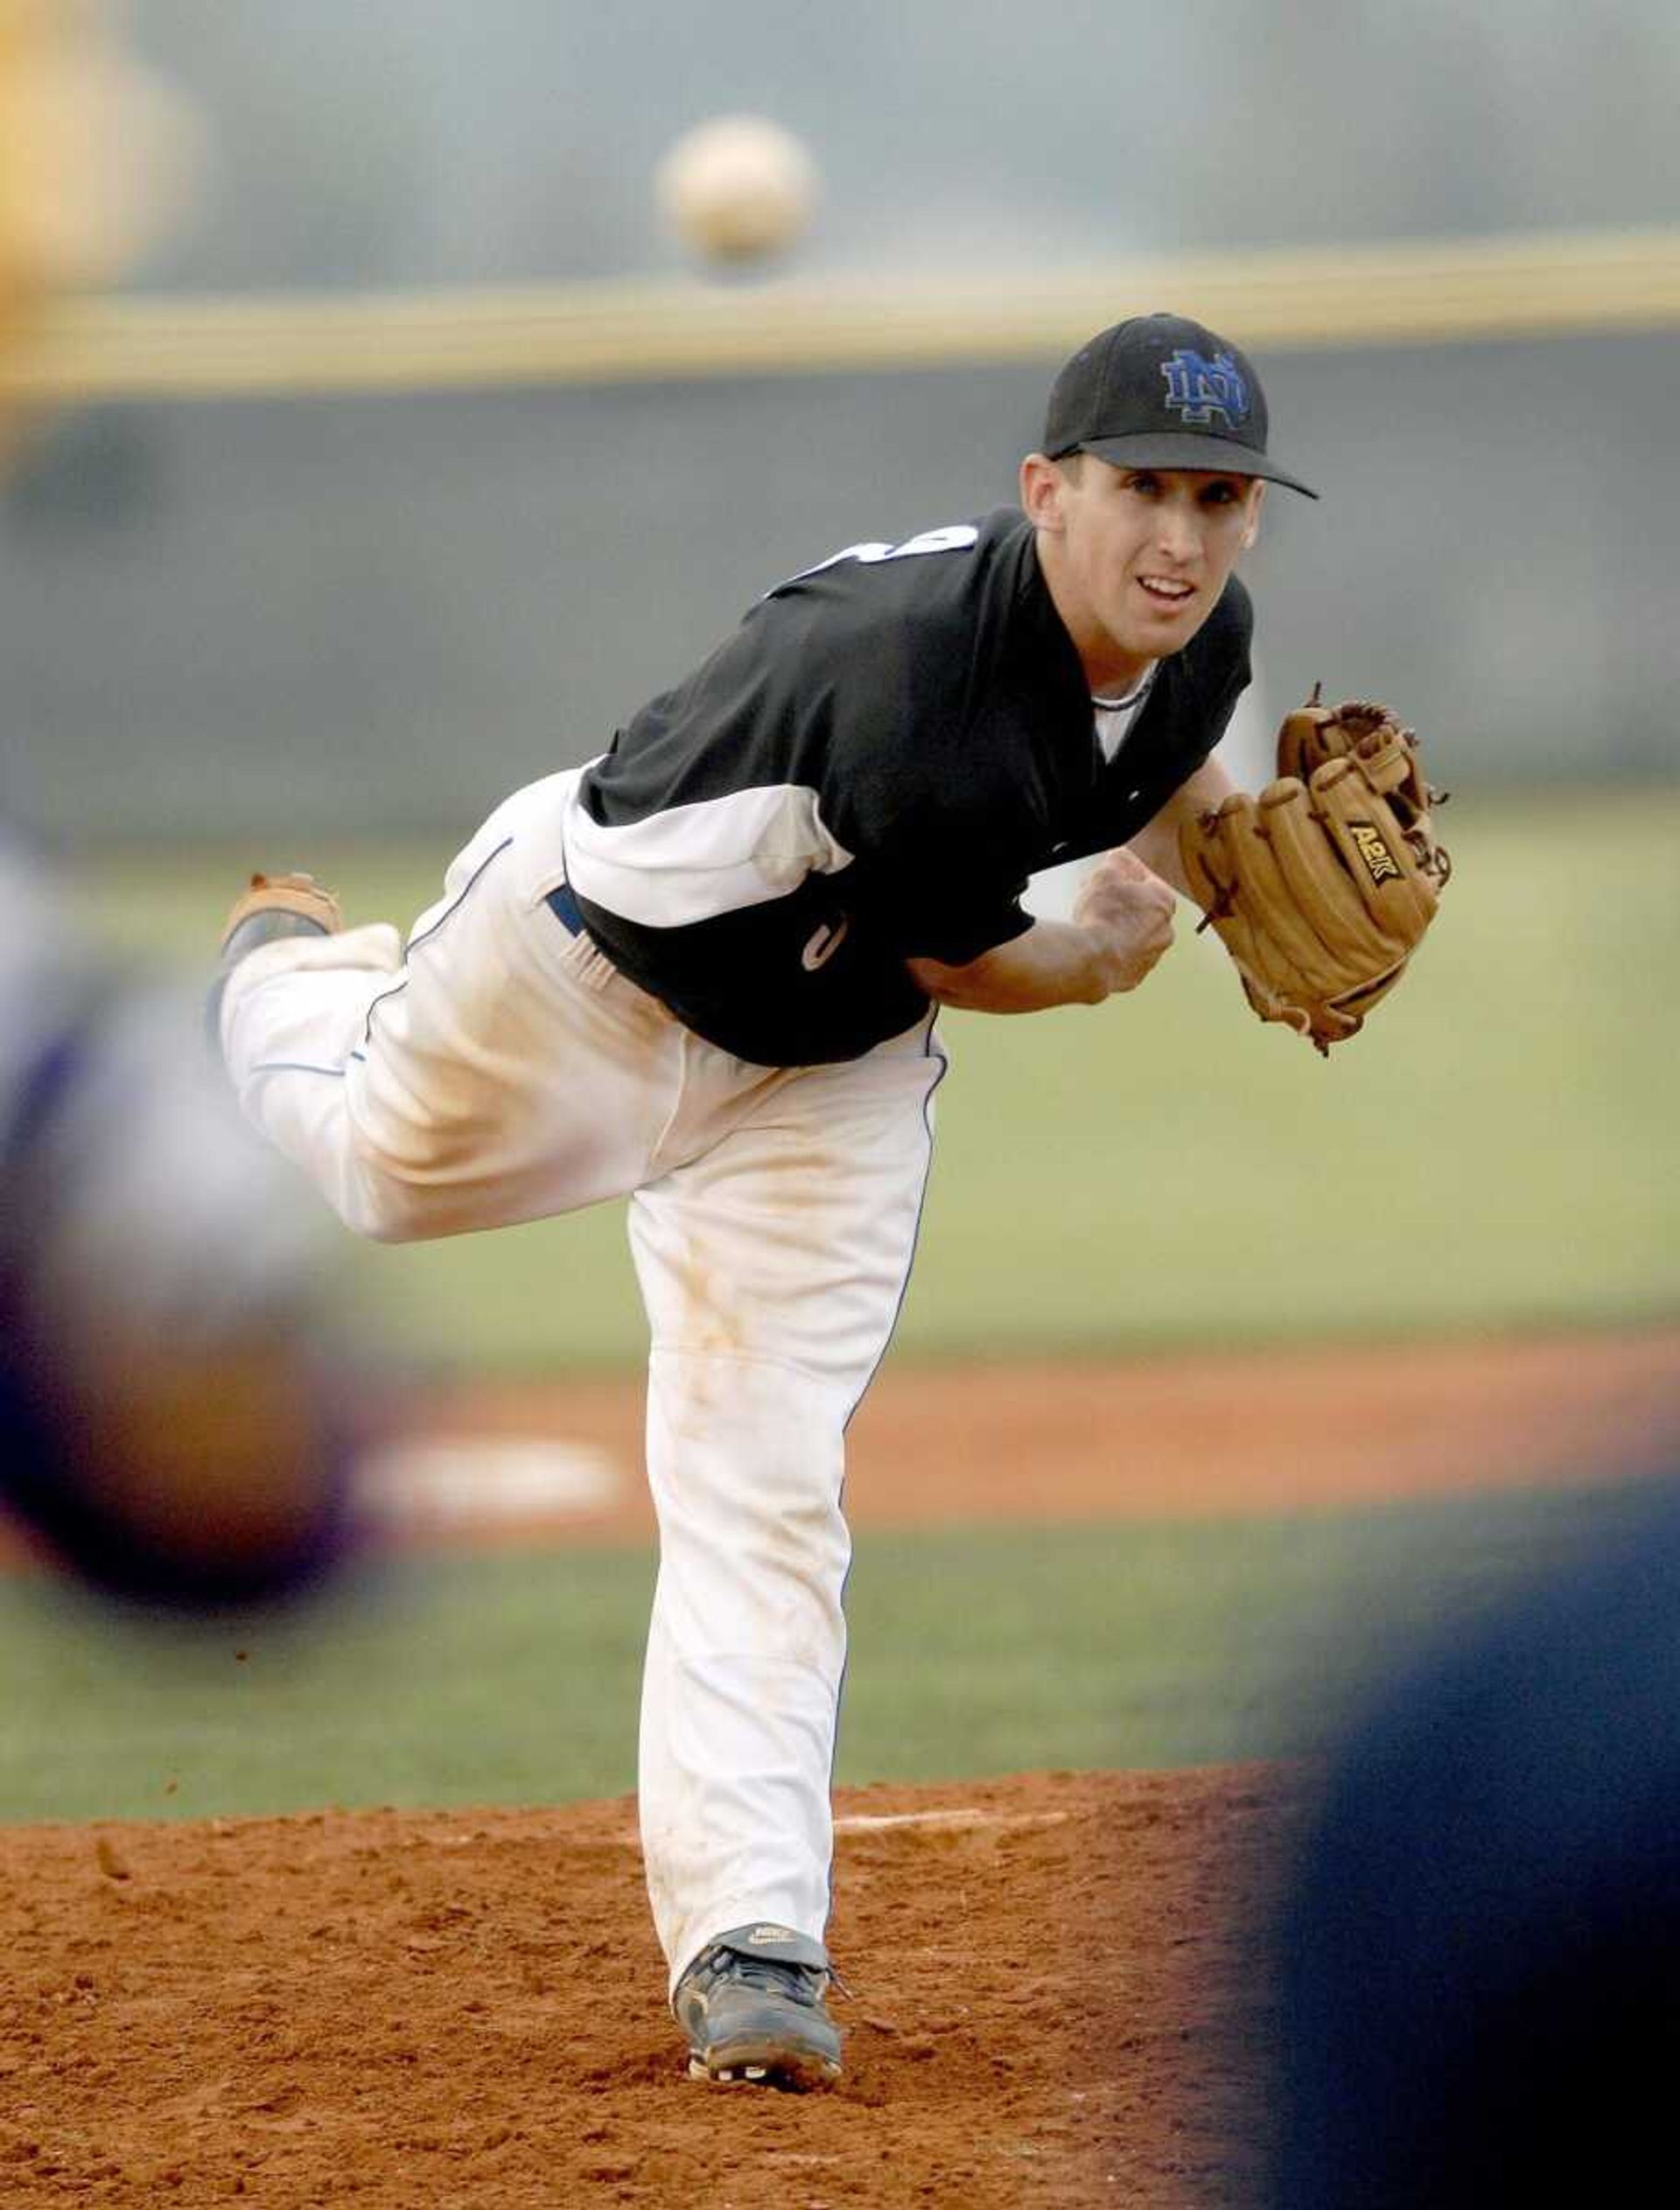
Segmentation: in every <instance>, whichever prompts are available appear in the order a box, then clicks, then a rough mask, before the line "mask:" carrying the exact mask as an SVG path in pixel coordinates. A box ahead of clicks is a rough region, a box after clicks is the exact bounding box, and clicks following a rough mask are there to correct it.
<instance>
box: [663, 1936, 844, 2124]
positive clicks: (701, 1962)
mask: <svg viewBox="0 0 1680 2210" xmlns="http://www.w3.org/2000/svg"><path fill="white" fill-rule="evenodd" d="M833 1980H834V1971H833V1968H832V1967H831V1966H830V1963H829V1955H828V1951H827V1950H826V1949H825V1948H823V1944H822V1943H821V1942H820V1941H812V1940H811V1939H810V1938H809V1936H808V1935H805V1934H795V1933H794V1932H793V1930H792V1929H791V1928H790V1927H785V1926H741V1927H732V1929H731V1930H730V1932H729V1933H727V1934H719V1935H718V1937H717V1939H716V1940H715V1941H709V1942H708V1943H707V1944H706V1947H705V1948H704V1949H702V1950H701V1952H700V1954H699V1955H698V1956H697V1958H696V1959H695V1961H694V1962H693V1963H692V1964H691V1965H690V1967H689V1969H688V1970H687V1971H686V1972H685V1973H684V1974H683V1977H682V1978H681V1979H680V1980H679V1981H678V1982H677V1984H676V1994H675V1995H674V1996H673V1997H671V2008H672V2010H673V2011H675V2012H676V2021H677V2024H678V2025H680V2026H681V2027H682V2028H683V2032H685V2033H686V2034H687V2035H688V2037H689V2076H690V2079H694V2080H712V2081H718V2082H719V2083H728V2082H731V2081H751V2082H753V2084H755V2085H758V2086H762V2087H772V2088H791V2089H793V2090H794V2091H795V2092H798V2091H800V2090H802V2089H805V2088H826V2087H830V2086H832V2085H833V2083H834V2081H837V2079H838V2078H839V2077H840V2033H839V2029H838V2028H837V2026H836V2025H835V2023H834V2020H833V2019H832V2018H830V2016H829V2014H828V2011H827V2010H826V2008H825V2007H824V2004H823V1997H824V1996H825V1995H826V1994H827V1993H828V1991H829V1988H830V1983H832V1982H833Z"/></svg>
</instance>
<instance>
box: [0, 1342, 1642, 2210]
mask: <svg viewBox="0 0 1680 2210" xmlns="http://www.w3.org/2000/svg"><path fill="white" fill-rule="evenodd" d="M638 1396H639V1393H638V1392H637V1391H636V1390H635V1389H634V1388H629V1387H620V1386H609V1385H606V1384H591V1385H590V1386H588V1387H584V1386H582V1385H574V1386H569V1387H567V1388H563V1389H560V1390H556V1391H550V1392H545V1393H542V1394H534V1393H532V1392H529V1391H518V1392H514V1391H508V1390H500V1391H496V1392H485V1391H482V1390H476V1391H474V1392H472V1395H470V1396H461V1397H459V1398H458V1399H455V1400H453V1401H451V1402H448V1403H446V1404H439V1405H438V1406H437V1407H435V1408H433V1409H434V1410H435V1413H436V1420H435V1422H434V1423H433V1428H434V1431H439V1430H440V1431H443V1432H444V1433H452V1434H454V1435H455V1436H457V1437H463V1438H465V1437H480V1438H481V1437H486V1436H497V1435H500V1436H504V1437H507V1436H522V1437H531V1436H533V1435H542V1434H549V1435H554V1434H563V1435H564V1436H565V1437H569V1438H571V1439H572V1440H573V1441H576V1442H579V1443H581V1444H586V1445H587V1446H588V1447H589V1448H590V1449H591V1450H593V1451H596V1452H598V1454H599V1455H600V1457H601V1458H602V1461H603V1462H604V1463H606V1464H609V1465H617V1464H619V1463H620V1461H624V1462H629V1463H634V1456H635V1450H636V1430H637V1425H638V1422H639V1409H638ZM1350 1399H1356V1400H1357V1401H1358V1402H1361V1403H1362V1405H1363V1406H1364V1407H1365V1409H1366V1412H1367V1415H1368V1417H1367V1421H1366V1426H1365V1430H1364V1431H1363V1433H1362V1436H1361V1437H1360V1440H1359V1444H1358V1447H1357V1449H1350V1448H1349V1446H1348V1436H1347V1433H1346V1428H1345V1417H1344V1414H1343V1408H1344V1407H1345V1406H1346V1404H1347V1403H1348V1402H1349V1401H1350ZM1677 1432H1680V1338H1677V1337H1676V1336H1675V1335H1673V1334H1669V1335H1662V1334H1656V1333H1652V1334H1648V1335H1643V1336H1638V1337H1632V1338H1624V1339H1614V1338H1604V1339H1595V1340H1589V1341H1586V1342H1574V1343H1571V1342H1563V1341H1558V1342H1554V1343H1549V1344H1532V1343H1530V1344H1503V1345H1500V1344H1484V1345H1462V1346H1453V1347H1445V1348H1444V1347H1442V1346H1418V1347H1416V1348H1415V1349H1414V1350H1412V1351H1410V1352H1406V1353H1376V1352H1373V1353H1368V1354H1361V1356H1360V1358H1359V1360H1357V1361H1356V1372H1355V1373H1354V1374H1350V1373H1349V1371H1348V1368H1347V1367H1346V1365H1345V1364H1344V1367H1343V1370H1342V1374H1341V1388H1340V1390H1339V1391H1338V1393H1337V1394H1336V1395H1334V1397H1333V1396H1332V1394H1331V1392H1330V1389H1329V1386H1328V1383H1327V1377H1326V1374H1325V1372H1324V1369H1323V1368H1322V1367H1319V1366H1317V1365H1315V1364H1314V1362H1313V1361H1312V1360H1306V1359H1300V1360H1278V1359H1277V1358H1275V1357H1271V1358H1267V1359H1264V1360H1261V1359H1250V1360H1225V1361H1221V1362H1217V1363H1215V1362H1211V1361H1205V1360H1187V1359H1166V1360H1151V1361H1146V1362H1142V1363H1138V1364H1134V1365H1130V1366H1126V1367H1115V1368H1100V1367H1047V1368H1040V1369H1036V1370H1034V1371H1033V1372H1026V1371H1023V1370H1020V1369H1013V1370H998V1371H994V1372H986V1373H972V1372H970V1373H964V1374H955V1373H948V1374H916V1373H914V1372H907V1373H905V1374H888V1375H887V1376H886V1377H885V1378H884V1380H883V1381H882V1383H881V1384H880V1386H879V1390H878V1393H877V1395H876V1396H875V1398H874V1399H873V1400H872V1403H871V1405H870V1407H869V1408H868V1409H867V1410H866V1411H865V1414H864V1415H863V1416H861V1417H860V1419H859V1421H858V1425H857V1430H856V1432H855V1436H854V1450H853V1473H852V1478H851V1487H850V1491H849V1500H850V1504H851V1511H852V1515H853V1517H854V1519H855V1521H858V1523H859V1524H860V1525H881V1524H886V1523H890V1522H897V1523H900V1524H901V1523H904V1522H906V1521H937V1520H939V1519H941V1518H947V1517H951V1516H963V1517H970V1518H977V1517H983V1516H999V1515H1004V1516H1008V1515H1013V1516H1019V1517H1021V1518H1026V1519H1034V1520H1039V1519H1044V1518H1047V1517H1056V1518H1070V1517H1078V1516H1084V1517H1094V1516H1109V1515H1112V1514H1120V1513H1124V1512H1128V1511H1132V1512H1140V1511H1175V1512H1182V1511H1191V1510H1197V1511H1224V1512H1229V1511H1234V1510H1267V1509H1271V1508H1278V1507H1285V1506H1292V1507H1300V1506H1306V1507H1311V1506H1314V1505H1320V1504H1328V1503H1331V1502H1333V1501H1337V1500H1346V1499H1347V1498H1348V1497H1350V1496H1361V1497H1369V1498H1376V1497H1380V1496H1393V1495H1403V1494H1408V1493H1420V1492H1424V1491H1428V1490H1440V1489H1445V1488H1447V1487H1451V1486H1461V1485H1462V1484H1464V1483H1465V1482H1466V1481H1467V1480H1471V1479H1481V1480H1484V1481H1488V1482H1505V1483H1508V1484H1509V1483H1514V1482H1518V1481H1521V1482H1525V1483H1530V1484H1532V1483H1535V1482H1544V1481H1547V1480H1554V1479H1555V1480H1564V1479H1568V1480H1579V1479H1584V1478H1586V1477H1588V1476H1590V1475H1592V1474H1593V1473H1597V1472H1602V1473H1605V1474H1610V1473H1614V1472H1620V1471H1622V1470H1625V1469H1626V1467H1627V1466H1628V1465H1631V1464H1635V1463H1637V1462H1640V1461H1641V1460H1642V1459H1649V1458H1651V1457H1652V1456H1653V1455H1654V1454H1655V1453H1656V1450H1657V1448H1658V1445H1659V1442H1660V1440H1661V1439H1662V1438H1664V1437H1667V1438H1670V1439H1671V1438H1672V1437H1673V1436H1674V1435H1675V1434H1676V1433H1677ZM514 1517H515V1518H516V1517H517V1515H514ZM450 1524H451V1528H452V1529H453V1531H454V1532H455V1533H460V1532H462V1531H463V1528H462V1525H461V1523H460V1521H458V1519H456V1520H454V1521H451V1522H450ZM496 1524H497V1526H498V1527H499V1528H500V1531H502V1532H504V1533H505V1532H507V1529H508V1528H510V1527H512V1526H513V1525H514V1519H512V1518H509V1516H508V1515H507V1514H505V1513H504V1514H501V1515H500V1519H499V1520H498V1521H497V1522H496ZM647 1524H648V1522H647V1519H646V1507H645V1506H644V1505H643V1504H642V1502H641V1499H640V1494H639V1491H638V1490H635V1489H632V1488H630V1487H628V1486H625V1487H622V1488H620V1489H618V1490H616V1491H612V1492H611V1493H608V1494H607V1495H606V1499H605V1500H602V1498H601V1497H599V1496H597V1498H596V1500H594V1501H593V1502H592V1503H586V1504H585V1505H584V1507H582V1508H577V1507H575V1506H574V1507H568V1508H567V1509H566V1510H563V1511H559V1512H557V1513H556V1515H555V1516H554V1517H553V1518H552V1519H548V1518H545V1517H544V1515H543V1514H542V1513H541V1512H536V1513H535V1514H527V1515H526V1519H525V1521H524V1523H523V1524H522V1525H521V1528H520V1533H521V1539H527V1540H528V1539H531V1538H532V1537H533V1536H534V1535H535V1536H538V1537H540V1538H542V1539H551V1540H564V1541H576V1540H579V1539H603V1538H605V1537H607V1536H612V1537H613V1538H615V1539H623V1538H624V1537H626V1536H627V1535H634V1534H636V1533H638V1532H641V1531H645V1529H646V1528H647ZM410 1531H411V1532H412V1533H414V1534H415V1535H417V1536H422V1537H423V1536H425V1535H428V1534H430V1535H433V1536H435V1535H437V1534H439V1533H440V1532H442V1531H444V1529H443V1528H442V1527H441V1525H440V1524H437V1523H429V1522H428V1521H427V1519H426V1516H425V1513H424V1511H423V1510H422V1511H420V1512H418V1513H417V1514H416V1515H415V1516H414V1517H413V1519H412V1521H411V1522H410ZM1301 1789H1302V1782H1301V1780H1300V1777H1299V1775H1294V1774H1291V1773H1281V1772H1278V1771H1273V1770H1266V1769H1248V1768H1245V1769H1242V1770H1226V1771H1203V1772H1194V1773H1160V1774H1132V1775H1127V1774H1100V1775H1092V1774H1051V1775H1045V1774H1039V1775H1026V1776H1022V1777H1019V1778H1017V1779H1014V1780H1007V1781H1001V1782H992V1781H988V1782H975V1783H970V1784H965V1785H963V1786H962V1787H957V1788H955V1789H953V1788H950V1787H946V1788H942V1789H933V1788H923V1789H903V1788H886V1787H882V1788H873V1789H865V1790H861V1791H854V1792H851V1793H848V1794H844V1795H843V1797H842V1798H841V1799H840V1801H839V1803H838V1806H837V1810H838V1816H839V1819H840V1831H839V1843H838V1879H837V1913H836V1920H835V1924H834V1927H833V1930H832V1931H833V1941H834V1946H835V1949H836V1952H837V1956H838V1957H839V1959H840V1961H841V1962H842V1966H843V1969H846V1970H847V1971H848V1974H849V1976H850V1977H851V1980H852V1983H853V1993H852V1995H851V1998H850V1999H849V2000H848V2001H846V2002H844V2003H843V2004H840V2005H839V2006H838V2014H839V2016H840V2018H841V2019H842V2021H843V2023H844V2025H845V2026H846V2028H847V2029H848V2034H849V2042H848V2070H847V2074H846V2078H845V2081H844V2084H843V2085H842V2087H841V2088H840V2089H839V2090H838V2091H837V2093H835V2094H834V2095H828V2096H816V2097H808V2098H798V2097H788V2096H781V2095H767V2094H765V2093H763V2092H761V2091H755V2090H753V2089H719V2088H706V2087H702V2086H697V2085H694V2084H692V2083H690V2082H689V2081H687V2080H686V2078H685V2077H684V2067H683V2060H682V2053H681V2050H680V2047H679V2045H678V2042H677V2039H676V2035H675V2032H674V2029H673V2028H672V2026H671V2025H670V2022H669V2018H667V2017H666V2016H665V2014H664V2011H663V2008H662V2000H661V1990H662V1970H661V1967H660V1962H659V1959H658V1956H657V1953H656V1951H655V1946H654V1942H653V1937H652V1933H651V1929H650V1927H649V1925H648V1914H647V1907H646V1903H645V1899H644V1897H643V1893H642V1886H641V1864H640V1858H639V1855H638V1852H637V1850H636V1846H635V1840H634V1814H633V1808H632V1806H631V1805H630V1804H629V1803H627V1802H614V1803H607V1804H596V1805H582V1806H572V1807H569V1808H565V1809H562V1810H545V1811H493V1812H484V1813H477V1814H460V1813H437V1814H430V1815H403V1814H398V1813H395V1812H388V1811H381V1812H368V1813H357V1814H346V1813H339V1812H332V1813H325V1814H317V1815H311V1816H308V1817H299V1818H290V1819H276V1820H254V1821H237V1822H235V1821H227V1822H221V1821H218V1822H209V1823H204V1822H200V1823H197V1824H191V1825H186V1824H172V1825H163V1824H157V1825H132V1826H116V1825H112V1826H109V1827H104V1828H95V1829H88V1828H45V1829H25V1828H13V1829H4V1828H0V1876H3V1877H0V1940H3V1941H4V1956H5V1959H6V1963H7V1972H6V1975H5V1978H4V1982H3V1983H0V2074H4V2099H3V2100H0V2202H4V2203H5V2204H7V2205H11V2204H14V2203H17V2204H32V2203H69V2202H75V2203H78V2204H84V2203H85V2204H95V2205H112V2206H132V2210H141V2206H145V2210H154V2207H155V2206H156V2205H158V2204H159V2203H179V2204H183V2205H188V2206H196V2205H200V2204H219V2203H222V2202H228V2201H233V2200H242V2201H248V2202H252V2203H256V2204H262V2205H267V2206H287V2207H288V2210H291V2207H292V2206H296V2207H297V2210H304V2206H311V2205H316V2204H319V2203H324V2202H338V2201H340V2200H345V2201H350V2200H353V2201H356V2202H358V2203H360V2204H363V2205H365V2206H367V2210H397V2206H402V2210H416V2207H417V2206H421V2205H432V2204H438V2205H444V2206H449V2210H476V2207H477V2206H482V2210H515V2207H516V2206H525V2205H537V2204H542V2205H544V2206H551V2207H554V2210H570V2206H573V2205H588V2204H595V2203H601V2204H614V2205H630V2206H637V2207H638V2210H655V2206H657V2207H658V2210H667V2206H669V2210H732V2206H739V2210H748V2206H752V2210H762V2207H763V2206H771V2205H774V2206H778V2210H780V2206H784V2205H785V2206H788V2210H840V2206H843V2205H847V2206H868V2210H898V2206H910V2205H916V2206H925V2205H928V2204H932V2203H940V2204H943V2203H953V2204H955V2203H959V2202H960V2203H962V2204H963V2205H964V2206H967V2207H968V2210H1023V2207H1025V2206H1039V2205H1044V2206H1049V2205H1056V2206H1075V2205H1085V2204H1100V2203H1113V2204H1124V2205H1125V2206H1126V2210H1191V2206H1193V2205H1194V2206H1196V2210H1219V2206H1221V2205H1226V2204H1230V2205H1235V2204H1236V2203H1237V2202H1238V2201H1239V2200H1241V2199H1242V2195H1243V2177H1244V2174H1245V2172H1248V2171H1249V2170H1250V2168H1251V2167H1252V2166H1253V2165H1254V2163H1255V2162H1256V2159H1257V2154H1258V2152H1259V2148H1260V2131H1259V2129H1260V2127H1261V2125H1262V2123H1263V2113H1264V2103H1265V2094H1264V2074H1263V2069H1262V2067H1263V2062H1264V2047H1265V2039H1266V2037H1265V2034H1264V2017H1263V2016H1260V2015H1258V2014H1257V2004H1258V2003H1259V2002H1260V2000H1261V1997H1260V1995H1259V1993H1258V1990H1262V1989H1263V1987H1264V1980H1263V1978H1262V1976H1260V1975H1259V1973H1258V1972H1257V1969H1256V1966H1255V1962H1254V1955H1253V1950H1252V1946H1251V1944H1252V1939H1253V1934H1254V1930H1255V1928H1256V1927H1257V1925H1258V1924H1259V1923H1260V1922H1261V1921H1262V1920H1263V1919H1264V1909H1265V1906H1266V1901H1267V1894H1268V1884H1269V1881H1270V1879H1271V1873H1272V1868H1273V1867H1274V1866H1275V1865H1276V1864H1277V1862H1278V1844H1279V1843H1280V1841H1281V1840H1282V1838H1283V1836H1285V1831H1286V1829H1287V1825H1288V1822H1289V1820H1290V1818H1291V1815H1292V1812H1293V1811H1294V1809H1295V1808H1296V1807H1297V1805H1298V1804H1299V1801H1300V1798H1301Z"/></svg>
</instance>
